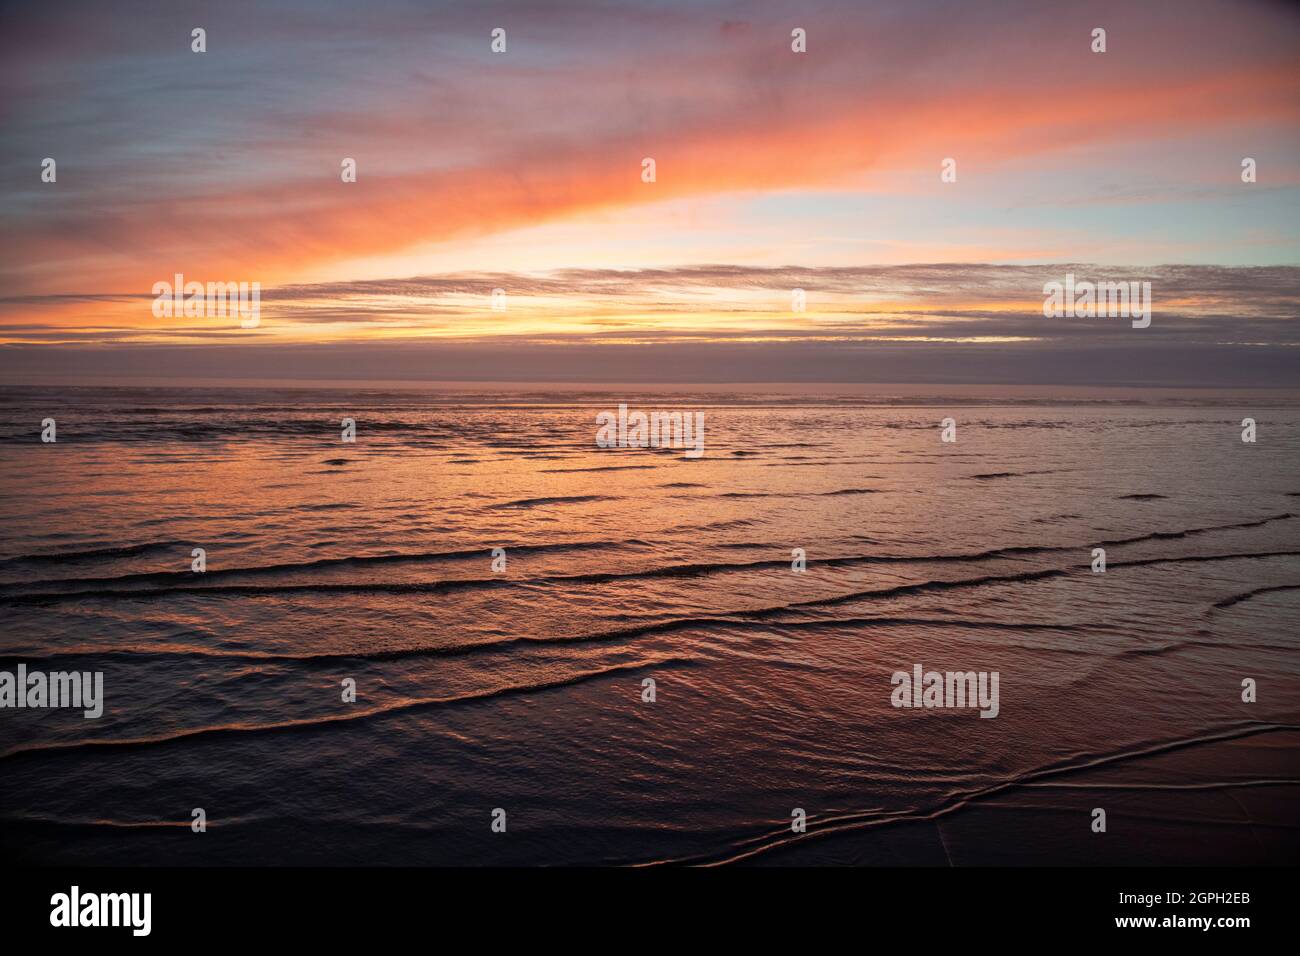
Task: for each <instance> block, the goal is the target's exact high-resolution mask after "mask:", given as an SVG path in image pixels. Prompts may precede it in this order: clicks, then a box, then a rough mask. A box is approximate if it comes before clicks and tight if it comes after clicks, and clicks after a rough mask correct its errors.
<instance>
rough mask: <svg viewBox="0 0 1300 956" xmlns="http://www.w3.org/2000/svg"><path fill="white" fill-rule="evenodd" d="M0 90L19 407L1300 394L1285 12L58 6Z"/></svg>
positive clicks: (3, 237) (1185, 5)
mask: <svg viewBox="0 0 1300 956" xmlns="http://www.w3.org/2000/svg"><path fill="white" fill-rule="evenodd" d="M196 27H201V28H203V30H204V31H205V40H206V52H203V53H196V52H194V51H193V50H192V42H193V41H192V30H193V29H194V28H196ZM497 28H500V29H502V30H504V31H505V34H504V35H505V50H504V52H494V51H493V49H492V32H493V30H494V29H497ZM796 28H797V29H800V30H803V31H805V34H806V52H795V51H794V50H793V49H792V31H793V30H795V29H796ZM1096 28H1102V29H1104V30H1105V42H1106V50H1105V52H1104V53H1098V52H1094V51H1093V49H1092V47H1093V46H1094V38H1093V31H1094V30H1095V29H1096ZM0 80H2V82H0V90H3V92H2V93H0V128H3V130H4V132H3V139H4V143H5V149H4V150H3V151H2V152H0V209H2V210H3V212H2V213H0V216H2V218H3V230H2V231H0V247H2V248H3V250H4V254H3V256H0V381H3V380H5V379H9V380H13V381H17V380H30V379H31V378H32V377H33V376H35V377H36V378H48V379H50V380H55V379H64V380H67V379H71V380H76V379H77V378H79V377H86V376H96V375H102V376H113V375H119V376H125V377H128V378H129V377H132V376H142V375H145V374H152V375H155V376H157V375H169V374H171V375H175V376H177V377H185V376H199V375H207V376H215V377H220V378H232V379H237V378H240V377H250V378H253V377H256V378H263V377H265V376H266V374H267V373H268V371H269V372H271V373H273V374H275V375H279V376H283V377H286V378H304V379H316V378H323V379H331V378H343V377H349V376H350V377H356V378H367V379H375V378H378V379H384V378H395V379H397V378H400V379H403V380H408V379H410V380H420V379H425V378H427V379H430V380H443V379H456V380H459V379H466V378H481V379H484V380H508V381H533V380H536V381H584V380H597V381H611V380H618V379H627V380H630V381H642V382H644V381H656V380H662V381H678V380H682V381H709V382H723V381H750V380H752V381H800V382H804V381H827V382H841V381H868V382H869V381H885V382H888V381H924V382H943V381H948V382H962V383H970V382H981V381H988V382H1019V383H1051V382H1055V381H1062V382H1071V383H1077V384H1089V383H1092V384H1113V383H1124V384H1144V383H1145V384H1158V385H1165V384H1182V385H1245V384H1259V385H1273V386H1277V385H1295V384H1300V375H1298V374H1297V373H1298V372H1300V352H1297V349H1296V345H1297V338H1298V336H1297V331H1296V330H1297V323H1296V319H1297V315H1298V309H1297V305H1298V304H1300V122H1297V121H1298V120H1300V7H1297V6H1295V5H1293V4H1287V3H1265V2H1253V0H1234V2H1230V3H1214V2H1205V0H1179V2H1169V3H1165V2H1145V3H1141V4H1135V3H1132V2H1131V0H1130V2H1123V3H1107V2H1095V0H1094V2H1086V3H1071V2H1061V3H1032V2H1025V3H1012V2H989V3H980V4H972V3H968V2H923V0H906V2H900V0H896V2H880V3H870V4H867V3H862V2H860V0H859V2H844V0H841V2H785V3H767V2H733V3H709V2H703V0H694V2H677V3H650V2H640V3H632V2H604V3H595V2H574V0H557V2H547V3H536V2H531V3H529V2H517V3H509V2H507V3H496V2H485V0H479V2H474V3H448V4H438V3H414V2H410V3H407V2H383V0H371V2H364V3H363V2H359V0H358V2H326V0H311V2H307V0H303V2H279V3H274V2H271V3H267V2H263V3H256V4H254V3H245V2H238V0H235V2H222V3H210V4H208V3H187V2H168V3H127V2H94V3H64V2H58V0H50V2H40V3H3V4H0ZM46 158H51V159H54V160H55V164H56V176H55V181H54V182H46V181H43V179H42V168H43V161H44V160H45V159H46ZM647 158H651V159H653V160H654V167H655V176H654V181H653V182H647V181H645V178H644V176H643V161H644V160H645V159H647ZM1246 158H1251V159H1253V160H1254V161H1255V162H1254V168H1255V181H1253V182H1243V178H1242V162H1243V160H1244V159H1246ZM344 159H353V160H355V164H356V181H355V182H344V181H343V179H342V177H341V175H340V172H341V168H342V164H343V161H344ZM949 159H951V160H953V161H954V162H953V164H952V165H951V167H950V168H952V169H955V178H954V177H951V176H950V177H948V179H949V180H950V181H945V178H944V177H943V176H942V175H941V173H942V171H943V169H944V161H945V160H949ZM177 274H181V275H183V276H184V277H185V279H186V280H187V281H199V282H205V283H206V282H214V281H215V282H249V283H251V282H258V283H260V289H261V301H260V313H259V321H258V324H257V326H256V327H255V328H245V327H241V324H240V322H239V321H238V319H235V318H232V317H231V316H229V315H219V314H218V315H189V316H187V315H184V314H179V315H171V316H163V317H160V316H159V315H157V314H155V310H154V308H153V306H154V298H155V296H154V289H155V284H156V283H159V282H162V281H167V282H170V281H172V280H173V277H174V276H175V275H177ZM1067 274H1073V275H1075V276H1077V277H1078V278H1079V279H1087V280H1094V281H1138V282H1150V283H1151V290H1152V291H1151V294H1152V303H1153V309H1152V312H1153V316H1152V323H1151V325H1150V327H1149V328H1144V329H1137V328H1132V327H1131V326H1130V324H1129V323H1128V322H1127V321H1125V320H1123V319H1114V318H1045V317H1044V315H1043V311H1042V308H1043V300H1044V294H1043V286H1044V283H1047V282H1051V281H1063V280H1064V278H1065V276H1066V275H1067ZM495 289H499V290H501V293H499V294H498V297H497V298H496V299H495V300H494V299H493V297H492V293H493V290H495ZM795 289H801V290H803V298H804V301H805V303H806V304H805V306H804V308H803V310H802V311H799V310H797V309H796V307H795V300H794V290H795ZM494 304H495V305H496V307H495V308H494V307H493V306H494Z"/></svg>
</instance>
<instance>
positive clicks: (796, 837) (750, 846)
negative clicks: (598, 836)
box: [643, 721, 1300, 866]
mask: <svg viewBox="0 0 1300 956" xmlns="http://www.w3.org/2000/svg"><path fill="white" fill-rule="evenodd" d="M1296 730H1300V725H1296V724H1272V723H1260V722H1254V721H1251V722H1242V723H1239V724H1235V725H1228V726H1227V727H1223V728H1218V729H1214V730H1208V731H1204V732H1202V733H1200V734H1198V735H1196V736H1192V737H1182V738H1177V739H1174V740H1165V741H1158V742H1153V743H1138V744H1135V745H1133V746H1131V747H1129V748H1127V749H1123V750H1118V751H1114V752H1111V753H1106V754H1082V755H1075V756H1073V757H1070V758H1066V759H1065V760H1061V761H1057V762H1055V763H1051V764H1046V765H1044V766H1042V767H1037V768H1035V769H1033V770H1028V771H1025V772H1023V773H1019V774H1016V775H1014V776H1012V777H1008V778H1006V779H1003V780H999V781H996V782H994V783H991V784H988V785H985V786H982V787H976V788H972V789H969V790H959V791H955V792H952V793H949V794H947V795H946V796H945V797H944V798H943V799H942V800H941V801H940V802H939V803H938V804H937V805H936V806H933V807H928V808H922V809H913V810H899V811H892V812H891V811H879V810H859V811H850V812H848V813H840V814H836V815H834V816H830V817H824V818H820V819H817V820H815V821H814V819H813V818H812V817H810V818H809V821H808V822H809V824H810V826H809V828H808V830H807V831H806V832H804V833H800V834H792V833H791V832H790V830H789V827H788V825H787V826H786V827H784V828H783V829H781V830H780V831H776V832H772V831H768V832H765V833H762V834H759V835H756V836H752V837H749V838H746V839H744V840H741V841H739V842H738V843H737V844H736V845H734V846H732V847H728V848H726V849H725V850H721V851H718V852H716V853H712V854H704V855H698V856H694V857H684V858H679V859H674V860H656V861H653V862H652V863H650V864H643V865H651V866H653V865H662V864H666V863H688V864H696V865H705V866H718V865H723V864H730V863H738V862H740V861H742V860H748V859H752V858H754V857H756V856H759V855H760V854H763V853H767V852H770V851H773V850H779V849H781V848H783V847H785V846H788V845H791V844H793V843H796V842H799V843H805V842H807V841H809V840H810V839H824V838H826V837H830V836H834V835H837V834H842V833H847V832H851V831H856V830H862V829H867V828H871V827H880V826H889V825H894V824H900V823H919V822H925V821H932V820H937V819H939V818H941V817H944V816H948V815H950V814H952V813H955V812H957V811H958V810H961V809H964V808H965V807H967V806H968V805H970V804H971V803H973V802H975V801H978V800H982V799H985V798H987V797H992V796H996V795H998V794H1000V793H1004V792H1007V791H1010V790H1014V789H1017V788H1019V787H1029V786H1034V785H1037V784H1038V782H1039V781H1043V780H1051V779H1053V778H1056V777H1064V776H1068V775H1071V774H1076V773H1082V772H1084V771H1087V770H1092V769H1096V768H1098V767H1106V766H1111V765H1114V764H1118V763H1124V762H1126V761H1130V760H1139V759H1142V758H1145V757H1154V756H1160V755H1162V754H1166V753H1172V752H1175V751H1178V750H1184V749H1188V748H1191V747H1197V746H1203V745H1206V744H1213V743H1222V742H1226V741H1230V740H1238V739H1241V738H1244V737H1252V736H1256V735H1258V734H1267V733H1285V732H1292V731H1296ZM1291 782H1292V783H1295V781H1291ZM813 824H815V825H813Z"/></svg>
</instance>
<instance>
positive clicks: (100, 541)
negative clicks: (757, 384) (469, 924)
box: [0, 386, 1300, 866]
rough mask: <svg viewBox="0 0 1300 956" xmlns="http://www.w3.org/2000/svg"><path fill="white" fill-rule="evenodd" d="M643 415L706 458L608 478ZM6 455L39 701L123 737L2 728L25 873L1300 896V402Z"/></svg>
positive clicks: (478, 413) (59, 427)
mask: <svg viewBox="0 0 1300 956" xmlns="http://www.w3.org/2000/svg"><path fill="white" fill-rule="evenodd" d="M619 404H627V405H628V406H629V408H632V409H641V410H644V411H647V412H650V411H668V412H671V411H674V410H676V411H690V412H700V413H702V415H703V421H704V423H705V440H704V446H703V449H704V453H703V455H702V456H700V457H698V458H693V457H690V456H688V455H687V454H685V452H684V450H683V449H681V448H662V447H661V448H638V447H611V448H602V447H598V446H597V444H596V441H595V439H596V433H597V424H596V421H597V416H598V415H599V414H600V413H601V412H602V411H615V410H617V407H618V405H619ZM1247 417H1249V418H1253V419H1254V420H1255V423H1256V435H1255V441H1253V442H1247V441H1243V440H1242V432H1243V425H1242V420H1243V418H1247ZM945 418H951V419H952V431H951V433H950V434H951V436H952V437H954V438H955V440H954V441H950V442H945V441H943V440H942V437H943V436H942V426H941V422H942V421H943V420H944V419H945ZM46 419H53V420H54V422H55V436H54V437H55V439H56V440H55V441H53V442H44V441H42V439H41V436H42V431H43V428H44V426H43V424H42V423H43V422H44V421H45V420H46ZM344 419H352V420H353V421H354V422H355V441H354V442H349V441H344V440H343V420H344ZM0 435H2V436H3V442H2V443H0V511H2V519H0V521H2V527H3V535H2V537H0V621H2V622H3V625H2V627H0V671H7V672H16V668H18V666H19V665H23V666H24V667H25V668H26V670H27V671H28V672H32V671H44V672H55V671H59V672H71V671H75V672H82V673H102V675H103V698H104V699H103V714H102V716H100V717H98V718H92V719H88V718H86V717H85V716H83V713H82V711H81V710H80V709H72V708H57V709H56V708H37V707H26V708H21V709H20V708H17V707H9V708H5V709H0V843H2V844H3V847H2V849H3V852H4V853H5V854H6V858H8V859H10V860H15V861H26V862H38V863H50V864H86V863H88V864H156V865H168V864H176V865H188V864H218V865H220V864H359V865H372V864H373V865H380V864H385V865H386V864H407V865H585V864H620V865H649V864H663V863H674V862H685V863H742V864H751V865H783V864H785V865H792V864H798V865H806V864H838V863H854V864H868V865H871V864H888V865H897V864H916V865H937V866H947V865H957V866H969V865H985V864H1042V863H1048V864H1061V865H1093V864H1163V863H1171V864H1211V863H1214V864H1218V863H1226V864H1246V863H1291V862H1294V861H1295V859H1296V858H1297V856H1298V854H1297V849H1300V837H1298V835H1297V834H1298V833H1300V829H1298V827H1300V810H1298V809H1297V808H1298V807H1300V801H1298V800H1297V797H1298V796H1300V766H1298V761H1297V756H1296V755H1297V753H1300V750H1297V744H1300V666H1298V665H1297V650H1298V649H1300V636H1298V631H1300V628H1297V624H1298V623H1300V562H1298V561H1297V556H1300V473H1298V469H1297V462H1300V403H1296V402H1293V401H1272V402H1269V403H1266V404H1260V403H1255V404H1252V403H1251V402H1250V401H1246V400H1244V399H1241V398H1239V397H1237V396H1235V395H1234V393H1232V392H1224V393H1219V394H1216V395H1214V396H1211V397H1208V398H1207V397H1204V396H1201V397H1192V398H1180V399H1177V400H1174V399H1172V398H1171V399H1170V400H1167V401H1166V400H1161V399H1160V398H1159V397H1156V398H1154V399H1144V400H1140V401H1119V402H1117V401H1105V400H1083V399H1068V400H1065V399H1063V400H1060V401H1051V400H1045V399H1034V400H1030V399H1024V398H1014V399H1007V400H1001V399H999V397H998V396H997V395H996V394H994V393H993V392H989V393H988V394H985V395H983V396H979V397H972V395H971V394H970V393H963V394H960V395H957V394H955V393H954V394H951V395H948V394H945V393H944V390H943V388H942V387H940V386H935V387H934V389H933V390H932V394H930V395H917V394H915V393H909V394H907V395H893V394H887V393H884V392H881V393H879V394H874V395H866V394H838V393H837V394H829V393H828V394H823V395H819V394H815V393H814V392H809V391H804V392H802V393H799V394H781V393H779V392H778V391H776V390H772V391H770V392H764V391H760V390H749V391H743V392H742V391H739V390H737V391H735V392H728V391H726V390H714V391H710V392H707V393H706V392H701V391H698V390H697V391H686V390H679V391H674V390H671V389H667V390H657V391H640V392H635V391H628V392H625V393H618V392H615V391H609V392H602V391H598V390H591V389H583V388H574V389H558V388H549V389H545V390H541V389H532V390H524V389H516V390H510V389H490V388H482V389H478V390H458V389H442V390H437V389H428V390H421V389H406V390H399V389H384V388H357V389H334V390H322V389H306V388H287V387H283V388H273V387H261V388H249V389H238V388H199V389H182V388H170V387H157V388H139V387H136V388H111V387H93V388H66V389H50V388H35V387H32V388H18V387H11V388H5V389H3V390H0ZM196 549H201V556H202V567H203V570H195V565H196V562H197V561H199V557H198V556H196ZM1095 549H1102V550H1104V552H1105V555H1104V557H1105V562H1106V564H1105V570H1104V572H1099V571H1097V570H1094V568H1095V567H1096V564H1097V555H1096V553H1095ZM918 666H919V667H920V668H921V670H922V673H927V672H930V671H936V672H940V673H947V672H955V673H967V672H978V673H982V674H996V675H997V676H998V681H997V688H998V695H999V700H998V706H997V713H996V716H993V717H991V718H990V717H985V716H981V712H980V710H979V709H977V708H975V707H972V706H965V707H961V706H954V707H940V706H935V707H924V706H918V707H901V706H895V703H896V694H895V691H896V689H897V681H896V677H895V675H897V674H899V673H904V674H908V675H910V674H913V673H914V672H915V668H917V667H918ZM647 681H650V682H653V683H647ZM352 697H354V699H349V698H352ZM1244 697H1249V698H1251V699H1249V700H1247V699H1243V698H1244ZM968 703H969V702H968ZM1099 809H1100V810H1102V811H1104V830H1099V829H1098V825H1097V821H1098V820H1099V819H1102V818H1099V817H1098V815H1097V813H1096V811H1097V810H1099ZM196 811H202V812H201V815H200V814H198V813H197V812H196ZM800 812H802V816H803V820H804V821H805V824H804V827H803V828H802V829H800V828H799V826H798V820H799V815H800ZM200 819H201V820H202V821H203V824H204V825H203V826H202V827H199V825H198V823H197V822H196V821H198V820H200ZM196 831H198V832H196Z"/></svg>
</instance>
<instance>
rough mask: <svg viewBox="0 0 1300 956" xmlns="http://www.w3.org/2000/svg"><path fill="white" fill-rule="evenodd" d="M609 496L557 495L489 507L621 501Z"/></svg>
mask: <svg viewBox="0 0 1300 956" xmlns="http://www.w3.org/2000/svg"><path fill="white" fill-rule="evenodd" d="M619 500H620V499H619V498H617V497H611V496H609V495H556V496H554V497H550V498H520V499H519V500H518V501H503V502H501V503H500V504H495V505H488V507H489V508H539V507H541V506H543V505H572V504H581V503H583V502H589V501H619Z"/></svg>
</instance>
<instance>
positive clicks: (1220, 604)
mask: <svg viewBox="0 0 1300 956" xmlns="http://www.w3.org/2000/svg"><path fill="white" fill-rule="evenodd" d="M1276 591H1300V584H1278V585H1275V586H1273V587H1267V588H1255V590H1253V591H1243V592H1242V593H1241V594H1234V595H1232V596H1231V597H1226V598H1224V599H1223V600H1221V601H1215V602H1214V604H1213V605H1212V607H1216V608H1224V607H1232V606H1233V605H1234V604H1240V603H1241V602H1242V601H1249V600H1250V599H1251V598H1255V597H1259V596H1260V595H1261V594H1272V593H1274V592H1276Z"/></svg>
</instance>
